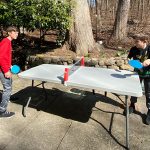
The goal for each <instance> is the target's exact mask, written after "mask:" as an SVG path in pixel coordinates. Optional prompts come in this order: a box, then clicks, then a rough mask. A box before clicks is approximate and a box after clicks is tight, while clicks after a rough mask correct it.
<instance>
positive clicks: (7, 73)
mask: <svg viewBox="0 0 150 150" xmlns="http://www.w3.org/2000/svg"><path fill="white" fill-rule="evenodd" d="M4 75H5V78H11V76H12V74H11V72H10V71H8V72H6V73H4Z"/></svg>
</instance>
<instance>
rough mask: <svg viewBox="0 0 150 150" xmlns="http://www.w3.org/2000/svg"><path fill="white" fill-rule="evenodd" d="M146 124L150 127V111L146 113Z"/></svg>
mask: <svg viewBox="0 0 150 150" xmlns="http://www.w3.org/2000/svg"><path fill="white" fill-rule="evenodd" d="M146 124H147V125H150V109H149V110H148V112H147V117H146Z"/></svg>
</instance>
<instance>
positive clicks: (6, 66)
mask: <svg viewBox="0 0 150 150" xmlns="http://www.w3.org/2000/svg"><path fill="white" fill-rule="evenodd" d="M7 34H8V36H7V37H6V38H4V39H3V40H2V41H1V42H0V81H1V83H2V85H3V93H2V100H1V103H0V118H2V117H11V116H13V115H14V114H15V113H14V112H8V111H7V106H8V102H9V99H10V96H11V89H12V74H11V71H10V69H11V61H12V45H11V41H12V40H13V39H17V37H18V31H17V29H16V28H15V27H8V28H7Z"/></svg>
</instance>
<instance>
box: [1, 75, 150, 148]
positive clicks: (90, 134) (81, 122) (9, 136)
mask: <svg viewBox="0 0 150 150" xmlns="http://www.w3.org/2000/svg"><path fill="white" fill-rule="evenodd" d="M13 78H14V80H13V95H15V96H18V97H19V100H18V101H16V102H10V103H9V107H8V109H9V110H10V111H15V112H16V115H15V116H14V117H13V118H9V119H6V118H5V119H4V118H3V119H0V150H123V149H125V147H124V146H125V117H124V116H123V108H124V97H123V96H119V97H117V96H115V95H113V94H111V93H108V95H107V97H105V96H104V92H102V91H96V94H95V95H93V94H92V92H91V91H88V90H86V89H75V88H73V87H65V86H62V85H56V84H50V83H46V84H45V87H46V89H47V90H46V92H47V95H48V98H47V101H45V100H44V99H45V95H44V92H43V90H42V87H41V86H38V87H35V88H33V89H32V88H31V81H29V80H23V79H20V78H18V77H17V76H13ZM38 83H39V82H36V84H38ZM0 89H2V86H1V85H0ZM29 96H32V104H31V105H30V106H29V108H28V109H27V117H23V116H22V108H23V107H22V106H23V104H24V103H25V102H26V100H27V99H28V97H29ZM37 104H38V105H37ZM146 112H147V110H146V106H145V98H144V97H141V98H139V101H138V105H137V112H136V113H135V114H132V115H130V149H131V150H150V126H147V125H145V124H144V120H145V114H146Z"/></svg>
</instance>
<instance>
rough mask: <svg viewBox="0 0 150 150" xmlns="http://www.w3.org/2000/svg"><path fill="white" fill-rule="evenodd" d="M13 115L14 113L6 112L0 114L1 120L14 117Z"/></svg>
mask: <svg viewBox="0 0 150 150" xmlns="http://www.w3.org/2000/svg"><path fill="white" fill-rule="evenodd" d="M13 115H15V113H14V112H8V111H5V112H3V113H0V118H10V117H12V116H13Z"/></svg>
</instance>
